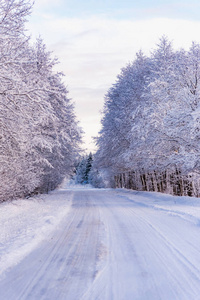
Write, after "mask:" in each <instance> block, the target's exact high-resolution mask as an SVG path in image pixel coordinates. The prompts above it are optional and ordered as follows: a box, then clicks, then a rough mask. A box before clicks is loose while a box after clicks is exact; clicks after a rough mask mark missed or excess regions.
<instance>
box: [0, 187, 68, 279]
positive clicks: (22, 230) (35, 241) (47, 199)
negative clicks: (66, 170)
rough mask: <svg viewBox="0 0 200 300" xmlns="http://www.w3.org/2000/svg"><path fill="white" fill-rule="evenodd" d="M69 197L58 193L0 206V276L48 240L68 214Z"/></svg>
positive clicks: (60, 192)
mask: <svg viewBox="0 0 200 300" xmlns="http://www.w3.org/2000/svg"><path fill="white" fill-rule="evenodd" d="M71 197H72V196H71V195H70V194H68V195H67V197H63V192H62V190H60V191H56V192H52V193H51V194H48V195H40V196H36V197H33V198H29V199H24V200H21V199H19V200H14V201H10V202H5V203H1V204H0V228H1V230H0V275H1V274H2V273H3V272H4V271H5V270H6V269H9V268H10V267H12V266H14V265H16V264H18V263H19V262H20V261H21V260H22V259H23V258H24V257H26V256H27V255H28V254H29V253H30V252H31V251H33V250H34V249H35V248H36V247H37V246H38V245H39V244H40V242H41V241H43V240H45V239H48V236H49V234H51V233H52V231H54V230H55V229H56V227H57V226H58V225H59V223H60V222H61V221H62V219H63V218H64V217H65V216H66V215H67V214H68V212H69V209H70V206H71Z"/></svg>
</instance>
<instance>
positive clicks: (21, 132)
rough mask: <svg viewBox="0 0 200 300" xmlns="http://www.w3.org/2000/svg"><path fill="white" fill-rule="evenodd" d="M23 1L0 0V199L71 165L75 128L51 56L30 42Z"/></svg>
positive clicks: (53, 179)
mask: <svg viewBox="0 0 200 300" xmlns="http://www.w3.org/2000/svg"><path fill="white" fill-rule="evenodd" d="M31 8H32V3H31V1H29V0H2V1H1V2H0V53H1V55H0V109H1V116H0V178H1V187H0V201H3V200H6V199H9V198H12V197H24V196H26V195H29V194H32V193H36V192H48V191H49V190H51V189H54V188H55V187H56V186H57V185H58V184H59V183H60V182H61V181H62V179H63V178H64V176H65V175H67V174H70V173H71V172H72V170H73V166H74V161H75V160H76V159H77V156H78V152H79V143H80V139H81V138H80V135H81V134H80V132H81V131H80V129H79V128H78V124H77V121H76V117H75V115H74V108H73V104H72V102H71V100H70V99H69V97H68V91H67V89H66V87H65V86H64V84H63V82H62V77H63V74H61V73H55V72H54V71H53V67H54V66H55V64H56V63H57V60H55V59H52V58H51V54H50V53H49V52H48V51H47V50H46V47H45V45H44V43H43V41H42V40H41V39H38V40H37V41H36V43H35V45H33V46H32V45H30V43H29V37H28V36H26V32H25V28H24V24H25V22H26V17H27V16H28V15H29V14H30V13H31Z"/></svg>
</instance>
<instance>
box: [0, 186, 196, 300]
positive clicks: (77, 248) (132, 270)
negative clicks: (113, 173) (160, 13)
mask: <svg viewBox="0 0 200 300" xmlns="http://www.w3.org/2000/svg"><path fill="white" fill-rule="evenodd" d="M0 226H1V232H0V291H1V296H0V299H3V300H17V299H20V300H23V299H28V300H32V299H34V300H35V299H40V300H42V299H43V300H46V299H48V300H54V299H59V300H62V299H63V300H68V299H69V300H73V299H74V300H77V299H82V300H93V299H105V300H111V299H112V300H113V299H114V300H122V299H134V300H136V299H142V300H144V299H148V300H149V299H151V300H152V299H153V300H156V299H162V300H165V299H166V300H169V299H173V300H175V299H181V300H184V299H185V300H188V299H199V297H200V296H199V295H200V284H199V283H200V239H199V236H200V199H197V198H189V197H174V196H169V195H163V194H159V193H148V192H135V191H129V190H125V189H124V190H123V189H116V190H112V189H107V190H106V189H92V188H84V187H82V188H79V189H78V188H71V189H70V188H67V189H60V190H56V191H54V192H52V193H51V194H49V195H42V196H38V197H34V198H29V199H27V200H18V201H12V202H6V203H2V204H1V205H0Z"/></svg>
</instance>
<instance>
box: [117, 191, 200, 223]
mask: <svg viewBox="0 0 200 300" xmlns="http://www.w3.org/2000/svg"><path fill="white" fill-rule="evenodd" d="M116 193H117V194H119V195H122V194H123V195H124V196H125V197H126V198H128V199H130V200H131V201H133V202H134V203H136V204H138V205H140V206H144V207H147V208H152V209H154V210H160V211H163V212H165V213H167V214H168V215H171V216H176V217H179V218H182V219H185V220H187V221H189V222H192V223H194V224H195V225H200V198H196V197H179V196H172V195H167V194H162V193H156V192H138V191H131V190H127V189H116Z"/></svg>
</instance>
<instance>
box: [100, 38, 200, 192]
mask: <svg viewBox="0 0 200 300" xmlns="http://www.w3.org/2000/svg"><path fill="white" fill-rule="evenodd" d="M199 99H200V45H199V44H196V43H192V45H191V47H190V49H189V51H185V50H183V49H181V50H179V51H175V50H174V49H173V47H172V44H171V42H169V41H168V39H167V38H166V37H162V38H161V39H160V42H159V44H158V45H157V47H156V49H155V50H154V51H153V52H152V53H151V56H150V57H146V56H145V55H143V53H142V52H141V51H140V52H139V53H138V54H137V56H136V59H135V60H134V61H133V63H131V64H129V65H127V67H125V68H123V69H122V71H121V73H120V75H119V76H118V77H117V81H116V83H115V84H113V86H112V87H111V88H110V89H109V91H108V93H107V95H106V97H105V105H104V112H103V118H102V129H101V131H100V135H99V137H98V139H97V145H98V151H97V153H96V155H95V159H94V165H95V166H96V169H97V170H98V172H100V173H102V178H103V177H104V174H106V178H107V177H108V175H107V174H108V173H109V174H110V177H111V178H112V180H113V179H114V185H116V186H126V187H129V188H135V189H140V190H155V191H162V192H168V193H172V194H180V195H196V196H199V195H200V181H199V179H200V178H199V174H200V164H199V155H200V146H199V139H200V134H199V132H200V127H199V126H200V125H199V124H200V121H199V113H200V103H199V102H200V100H199Z"/></svg>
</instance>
